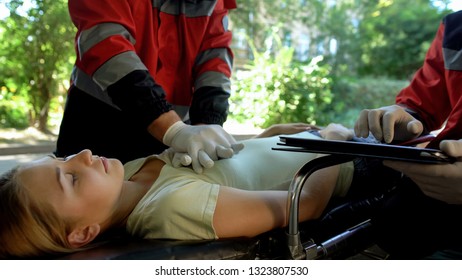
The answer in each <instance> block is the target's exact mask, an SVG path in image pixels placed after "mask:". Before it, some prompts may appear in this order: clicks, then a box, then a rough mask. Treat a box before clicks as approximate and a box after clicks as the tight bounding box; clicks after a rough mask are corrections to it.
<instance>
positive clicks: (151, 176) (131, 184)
mask: <svg viewBox="0 0 462 280" xmlns="http://www.w3.org/2000/svg"><path fill="white" fill-rule="evenodd" d="M164 165H165V163H164V162H163V161H161V160H159V159H157V158H150V159H148V160H147V161H146V162H145V163H144V164H143V166H142V167H141V168H140V170H138V172H136V173H135V174H134V175H133V176H132V177H131V178H130V179H129V180H128V181H124V183H123V186H122V191H121V193H120V199H119V204H118V205H117V209H116V210H115V211H114V214H113V215H112V219H111V221H109V223H108V224H109V225H110V227H111V228H112V227H124V226H125V224H126V222H127V219H128V216H129V215H130V214H131V213H132V211H133V209H134V208H135V207H136V205H137V204H138V203H139V201H140V200H141V199H142V198H143V197H144V196H145V195H146V193H147V192H148V191H149V189H150V188H151V186H152V185H153V184H154V182H155V181H156V179H157V178H158V177H159V174H160V171H161V169H162V167H163V166H164ZM108 227H109V226H108Z"/></svg>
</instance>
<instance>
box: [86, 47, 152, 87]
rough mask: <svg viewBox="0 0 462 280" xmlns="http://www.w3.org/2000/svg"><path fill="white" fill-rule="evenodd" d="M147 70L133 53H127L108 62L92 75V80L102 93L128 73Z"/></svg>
mask: <svg viewBox="0 0 462 280" xmlns="http://www.w3.org/2000/svg"><path fill="white" fill-rule="evenodd" d="M135 70H148V69H147V68H146V66H145V65H144V64H143V62H141V60H140V58H139V57H138V56H137V55H136V53H135V52H132V51H128V52H123V53H121V54H118V55H116V56H114V57H112V58H111V59H110V60H108V61H107V62H106V63H104V64H103V65H101V67H100V68H99V69H98V70H96V72H95V73H94V74H93V80H94V81H95V83H97V84H98V85H99V86H100V88H101V89H102V90H103V91H104V90H106V89H107V88H108V87H109V86H110V85H112V84H114V83H116V82H117V81H118V80H120V79H121V78H123V77H125V76H126V75H127V74H129V73H130V72H133V71H135Z"/></svg>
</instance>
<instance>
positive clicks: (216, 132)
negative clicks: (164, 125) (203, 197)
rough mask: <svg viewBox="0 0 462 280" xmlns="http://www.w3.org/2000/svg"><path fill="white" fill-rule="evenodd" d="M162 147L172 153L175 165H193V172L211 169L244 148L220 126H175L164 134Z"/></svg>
mask: <svg viewBox="0 0 462 280" xmlns="http://www.w3.org/2000/svg"><path fill="white" fill-rule="evenodd" d="M163 142H164V144H166V145H168V146H170V147H171V148H173V149H174V150H175V155H174V157H173V160H172V163H173V165H174V166H176V167H179V166H181V165H183V166H187V165H189V164H192V168H193V169H194V171H195V172H196V173H202V172H203V168H204V167H205V168H210V167H212V166H213V165H214V161H215V160H218V159H220V158H231V157H232V156H233V155H234V154H235V153H238V152H239V151H240V150H242V149H243V148H244V144H242V143H237V142H236V140H235V139H234V138H233V137H232V136H231V135H229V134H228V133H227V132H226V131H225V130H224V129H223V128H222V127H221V126H219V125H197V126H192V125H187V124H185V123H183V122H181V121H178V122H176V123H174V124H173V125H172V126H171V127H170V128H169V129H168V130H167V132H166V133H165V135H164V138H163Z"/></svg>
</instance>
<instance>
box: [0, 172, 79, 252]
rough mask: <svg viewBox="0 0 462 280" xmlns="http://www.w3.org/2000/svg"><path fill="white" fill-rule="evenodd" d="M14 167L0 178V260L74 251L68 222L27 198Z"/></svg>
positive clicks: (47, 205)
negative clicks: (69, 240)
mask: <svg viewBox="0 0 462 280" xmlns="http://www.w3.org/2000/svg"><path fill="white" fill-rule="evenodd" d="M19 169H20V168H19V167H16V168H13V169H12V170H10V171H8V172H6V173H5V174H3V175H2V176H0V258H3V259H5V258H12V257H13V258H18V257H19V258H30V257H38V256H43V255H44V254H56V253H69V252H74V251H76V249H72V248H71V246H70V244H69V242H68V240H67V235H68V233H69V230H70V225H69V223H68V222H66V221H64V220H63V219H61V218H60V217H59V215H58V214H57V213H56V211H55V210H54V209H53V208H52V207H51V205H49V204H47V203H43V202H42V203H39V202H38V201H37V200H35V199H34V198H33V197H31V196H30V194H29V193H28V191H27V189H26V188H24V187H23V186H22V184H21V182H20V180H19V179H18V176H17V175H18V170H19Z"/></svg>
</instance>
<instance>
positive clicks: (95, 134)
mask: <svg viewBox="0 0 462 280" xmlns="http://www.w3.org/2000/svg"><path fill="white" fill-rule="evenodd" d="M165 148H166V146H165V145H163V144H162V143H161V142H159V141H157V140H156V139H155V138H154V137H153V136H151V135H150V134H149V133H148V132H147V129H146V127H143V126H141V125H139V124H138V123H137V120H135V119H133V118H132V117H131V116H129V115H126V114H124V113H123V112H121V111H119V110H117V109H115V108H113V107H111V106H109V105H107V104H105V103H103V102H101V101H99V100H98V99H96V98H94V97H92V96H90V95H88V94H86V93H84V92H82V91H80V90H79V89H78V88H76V87H73V88H72V89H71V91H70V93H69V94H68V96H67V101H66V107H65V110H64V115H63V119H62V122H61V127H60V131H59V136H58V141H57V148H56V151H55V154H56V156H59V157H64V156H68V155H72V154H75V153H78V152H80V151H81V150H83V149H90V150H91V151H92V152H93V154H95V155H101V156H105V157H109V158H117V159H119V160H121V161H122V162H123V163H125V162H127V161H129V160H133V159H136V158H140V157H145V156H148V155H152V154H157V153H160V152H162V151H163V150H164V149H165Z"/></svg>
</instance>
